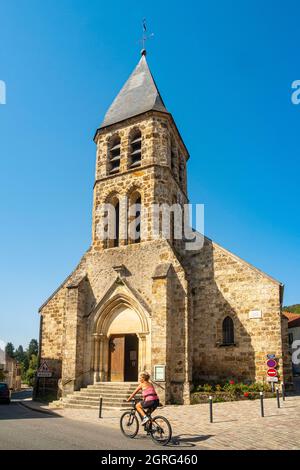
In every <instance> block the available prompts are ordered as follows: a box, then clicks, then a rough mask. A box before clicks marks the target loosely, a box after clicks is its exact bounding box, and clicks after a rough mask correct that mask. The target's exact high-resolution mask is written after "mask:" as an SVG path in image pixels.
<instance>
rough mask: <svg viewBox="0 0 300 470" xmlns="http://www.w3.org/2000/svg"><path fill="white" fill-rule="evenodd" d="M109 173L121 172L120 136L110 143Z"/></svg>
mask: <svg viewBox="0 0 300 470" xmlns="http://www.w3.org/2000/svg"><path fill="white" fill-rule="evenodd" d="M108 160H109V161H108V164H109V173H110V174H113V173H118V172H119V171H120V162H121V139H120V137H119V136H115V137H113V138H112V139H111V141H110V143H109V156H108Z"/></svg>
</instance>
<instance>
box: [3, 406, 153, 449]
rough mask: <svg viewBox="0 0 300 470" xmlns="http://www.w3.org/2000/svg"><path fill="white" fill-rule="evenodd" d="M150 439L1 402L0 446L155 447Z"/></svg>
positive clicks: (60, 447)
mask: <svg viewBox="0 0 300 470" xmlns="http://www.w3.org/2000/svg"><path fill="white" fill-rule="evenodd" d="M157 448H158V446H157V445H155V444H154V443H153V442H152V441H151V439H150V438H147V437H146V435H142V434H141V431H140V433H139V436H138V437H136V438H135V439H133V440H130V439H127V438H125V437H124V436H123V435H122V434H121V432H120V431H119V430H116V429H111V428H108V427H103V426H102V427H101V424H100V423H99V424H93V423H83V422H80V421H75V420H70V419H68V418H62V417H56V416H55V417H53V416H50V415H46V414H42V413H38V412H36V411H32V410H29V409H27V408H24V407H23V406H22V405H20V404H18V403H17V402H12V403H11V404H10V405H2V404H1V405H0V449H1V450H4V449H9V450H20V449H29V450H35V449H41V450H46V449H50V450H52V449H57V450H61V449H64V450H73V449H74V450H75V449H76V450H77V449H91V450H114V449H122V450H123V449H133V450H137V449H156V450H157Z"/></svg>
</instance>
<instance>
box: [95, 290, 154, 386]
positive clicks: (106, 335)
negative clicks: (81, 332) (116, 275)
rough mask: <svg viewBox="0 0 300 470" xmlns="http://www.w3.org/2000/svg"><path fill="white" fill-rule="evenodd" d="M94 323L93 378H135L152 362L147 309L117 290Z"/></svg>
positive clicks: (123, 380) (96, 379)
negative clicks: (117, 292)
mask: <svg viewBox="0 0 300 470" xmlns="http://www.w3.org/2000/svg"><path fill="white" fill-rule="evenodd" d="M94 325H95V326H94V333H93V335H94V359H93V363H94V381H96V382H99V381H100V382H102V381H104V382H106V381H112V382H136V381H137V380H138V374H139V372H140V371H141V370H144V369H147V368H149V367H150V364H151V360H150V343H149V342H150V336H149V326H148V318H147V315H146V314H145V312H144V311H143V310H142V309H141V308H140V306H139V305H138V304H137V303H136V302H135V301H134V299H132V298H129V297H127V296H125V294H123V293H122V294H121V295H120V294H118V295H116V296H115V297H113V298H112V299H110V301H109V302H107V303H106V304H105V305H104V306H103V307H102V309H101V310H99V312H98V314H97V315H96V318H95V324H94Z"/></svg>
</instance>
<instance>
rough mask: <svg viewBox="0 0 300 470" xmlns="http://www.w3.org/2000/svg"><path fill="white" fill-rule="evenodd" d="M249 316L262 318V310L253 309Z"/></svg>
mask: <svg viewBox="0 0 300 470" xmlns="http://www.w3.org/2000/svg"><path fill="white" fill-rule="evenodd" d="M249 318H250V319H252V318H262V312H261V310H251V311H250V312H249Z"/></svg>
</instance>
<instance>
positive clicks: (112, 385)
mask: <svg viewBox="0 0 300 470" xmlns="http://www.w3.org/2000/svg"><path fill="white" fill-rule="evenodd" d="M137 386H138V384H137V383H129V382H123V383H120V382H98V383H95V384H90V385H88V388H90V387H93V388H99V387H100V388H106V387H109V388H123V389H124V388H135V387H137Z"/></svg>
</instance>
